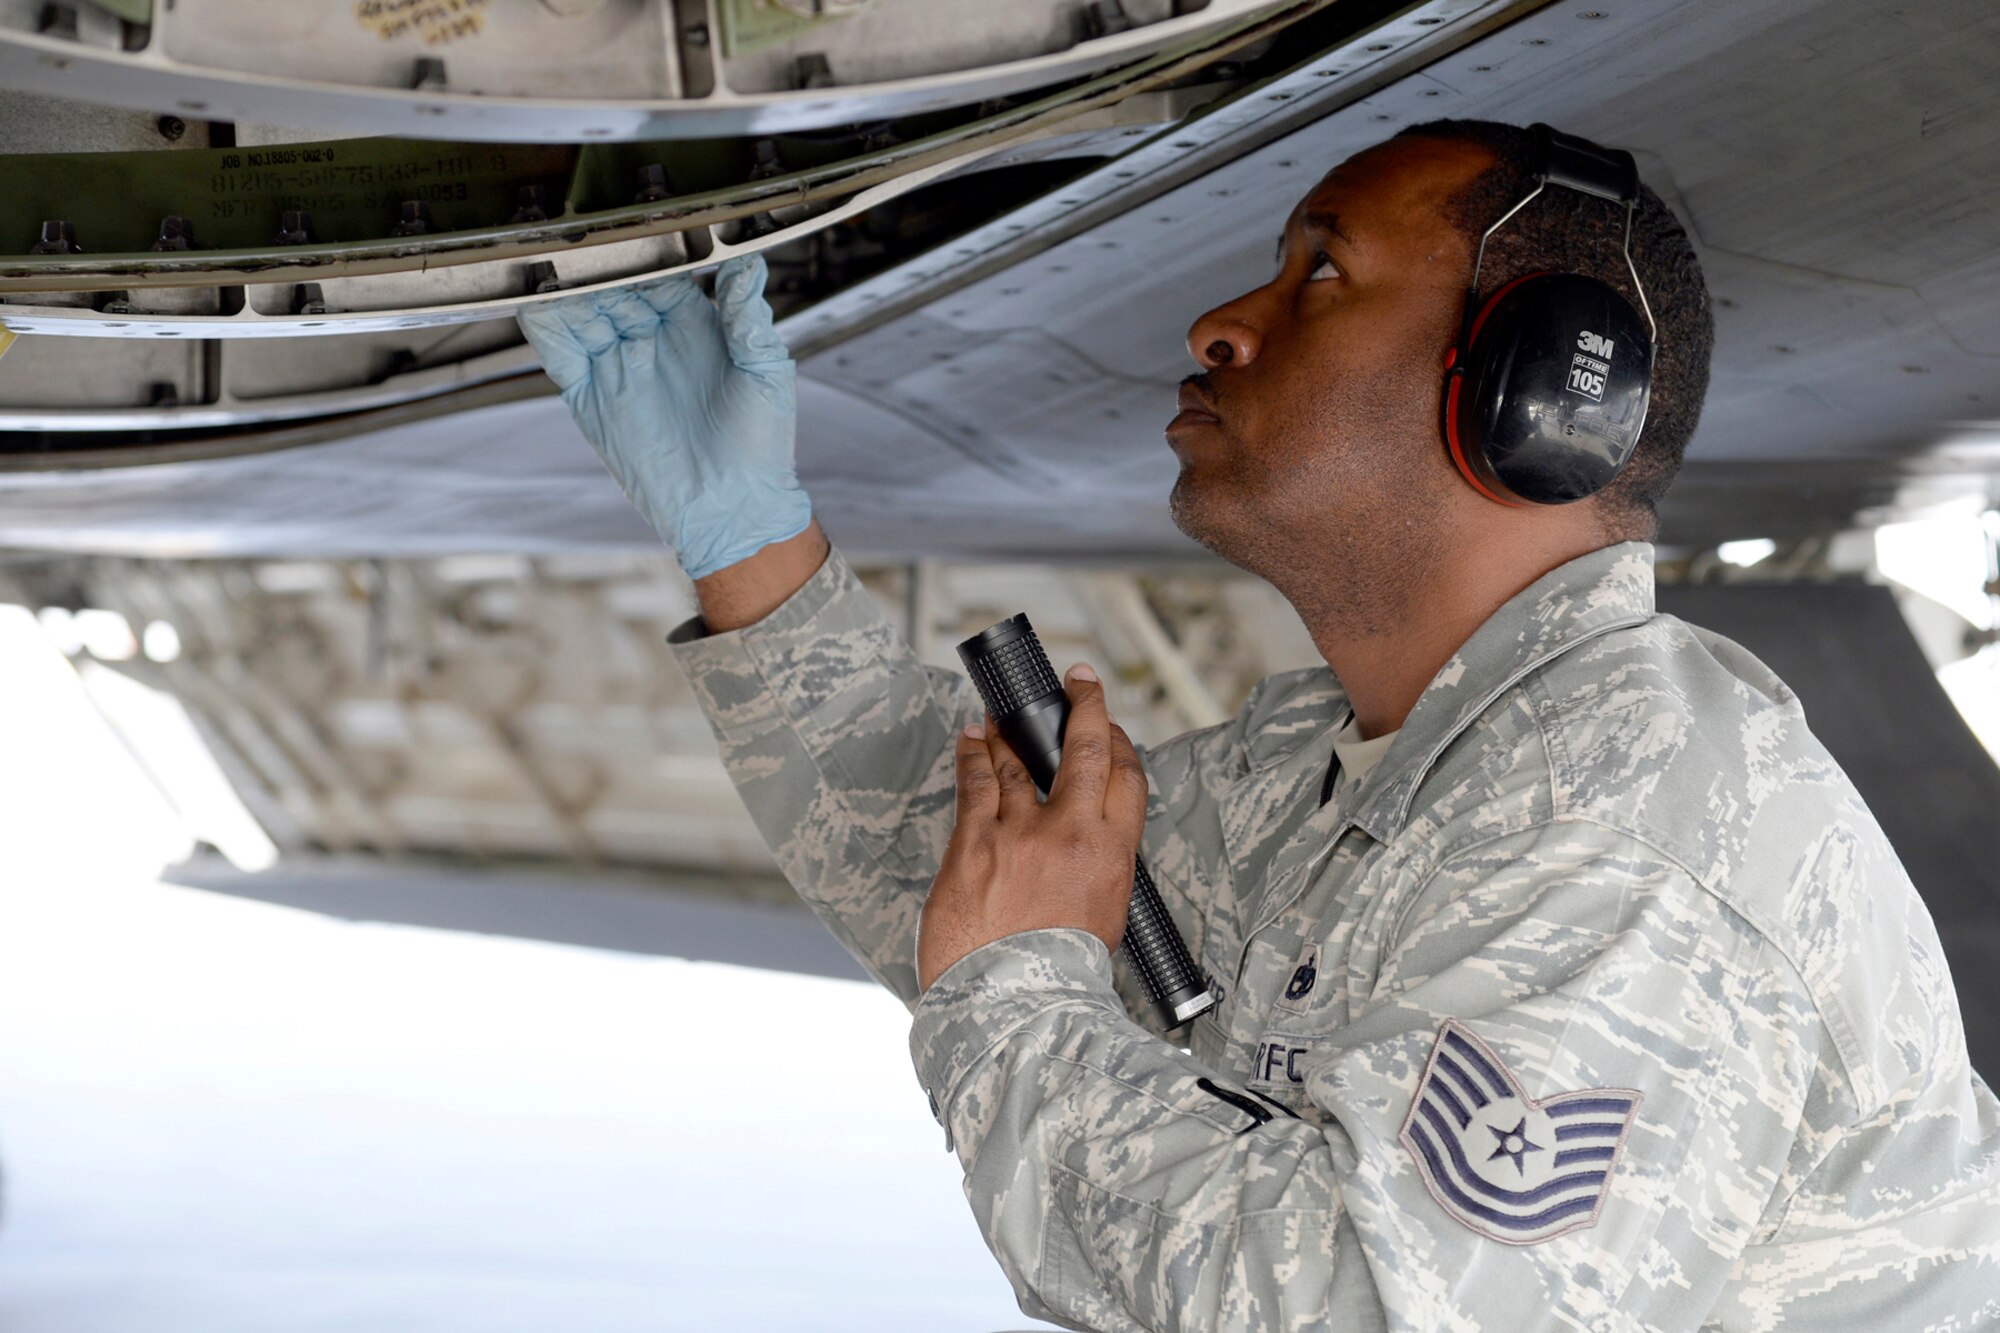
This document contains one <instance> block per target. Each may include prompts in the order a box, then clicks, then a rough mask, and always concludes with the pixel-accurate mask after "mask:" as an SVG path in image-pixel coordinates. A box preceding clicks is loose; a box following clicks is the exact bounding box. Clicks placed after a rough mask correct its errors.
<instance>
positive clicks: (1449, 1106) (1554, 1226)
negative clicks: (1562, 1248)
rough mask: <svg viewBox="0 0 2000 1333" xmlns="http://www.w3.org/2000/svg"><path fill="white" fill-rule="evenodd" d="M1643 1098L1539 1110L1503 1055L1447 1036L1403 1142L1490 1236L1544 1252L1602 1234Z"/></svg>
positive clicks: (1454, 1030)
mask: <svg viewBox="0 0 2000 1333" xmlns="http://www.w3.org/2000/svg"><path fill="white" fill-rule="evenodd" d="M1640 1100H1641V1094H1640V1093H1638V1092H1636V1091H1634V1090H1633V1089H1631V1088H1585V1089H1581V1090H1579V1091H1576V1092H1565V1093H1562V1094H1560V1095H1558V1096H1554V1097H1550V1098H1547V1099H1545V1100H1543V1101H1536V1100H1535V1099H1533V1098H1532V1097H1530V1096H1528V1094H1527V1093H1526V1092H1525V1091H1523V1090H1522V1087H1521V1084H1520V1081H1519V1080H1517V1079H1516V1078H1515V1077H1514V1075H1513V1073H1512V1071H1510V1070H1509V1069H1508V1068H1507V1066H1506V1064H1505V1063H1504V1062H1503V1061H1502V1060H1501V1059H1500V1057H1499V1056H1498V1055H1496V1054H1494V1052H1493V1048H1492V1047H1490V1046H1488V1045H1487V1044H1486V1043H1485V1042H1483V1041H1481V1040H1480V1039H1479V1038H1478V1037H1476V1036H1474V1035H1473V1034H1472V1032H1471V1031H1470V1030H1468V1029H1467V1028H1465V1027H1462V1026H1460V1025H1459V1024H1458V1023H1455V1022H1446V1023H1445V1025H1444V1026H1443V1027H1441V1028H1440V1029H1438V1036H1437V1042H1436V1044H1435V1045H1433V1046H1432V1047H1431V1058H1430V1061H1429V1062H1428V1063H1427V1064H1426V1065H1425V1066H1424V1076H1423V1078H1422V1079H1421V1080H1420V1081H1419V1082H1418V1084H1417V1094H1416V1097H1415V1098H1414V1099H1413V1100H1412V1101H1411V1103H1410V1113H1409V1115H1407V1116H1406V1117H1404V1120H1403V1130H1402V1135H1401V1138H1402V1140H1403V1146H1404V1147H1405V1148H1407V1149H1409V1152H1410V1156H1411V1157H1413V1158H1414V1159H1416V1163H1417V1170H1419V1171H1420V1172H1422V1173H1423V1177H1424V1184H1425V1185H1426V1186H1428V1187H1429V1189H1430V1192H1431V1196H1432V1197H1433V1198H1435V1199H1436V1200H1437V1201H1438V1203H1439V1204H1440V1205H1441V1206H1442V1207H1443V1208H1444V1210H1445V1211H1446V1212H1448V1213H1450V1214H1451V1215H1452V1216H1453V1217H1455V1218H1457V1219H1458V1220H1459V1221H1460V1222H1463V1223H1464V1224H1465V1225H1466V1226H1468V1227H1471V1228H1472V1229H1473V1230H1474V1231H1477V1232H1478V1233H1479V1234H1480V1235H1482V1236H1488V1237H1491V1238H1492V1239H1494V1240H1497V1241H1501V1242H1503V1243H1505V1244H1508V1245H1534V1244H1537V1243H1538V1242H1541V1241H1545V1240H1548V1239H1550V1238H1552V1237H1555V1236H1560V1235H1562V1234H1564V1233H1565V1232H1569V1231H1577V1230H1580V1229H1582V1228H1584V1227H1588V1226H1594V1225H1596V1222H1597V1217H1598V1214H1599V1213H1600V1212H1602V1211H1603V1208H1604V1201H1605V1199H1606V1198H1607V1197H1608V1196H1609V1194H1610V1191H1611V1179H1612V1176H1613V1174H1614V1173H1615V1172H1616V1171H1617V1169H1618V1159H1619V1158H1620V1157H1621V1156H1622V1155H1623V1154H1624V1151H1625V1138H1626V1135H1627V1134H1628V1133H1629V1132H1630V1131H1631V1128H1632V1121H1633V1117H1634V1116H1636V1115H1637V1114H1638V1110H1639V1102H1640Z"/></svg>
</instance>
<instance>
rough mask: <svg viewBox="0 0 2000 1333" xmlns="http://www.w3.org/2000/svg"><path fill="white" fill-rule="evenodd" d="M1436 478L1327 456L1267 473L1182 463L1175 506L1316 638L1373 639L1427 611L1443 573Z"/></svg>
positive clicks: (1196, 536) (1179, 522)
mask: <svg viewBox="0 0 2000 1333" xmlns="http://www.w3.org/2000/svg"><path fill="white" fill-rule="evenodd" d="M1293 456H1294V457H1298V456H1301V455H1298V454H1294V455H1293ZM1373 456H1374V457H1378V458H1380V457H1384V456H1390V455H1387V453H1386V451H1377V452H1375V453H1374V454H1373ZM1431 480H1432V479H1431V478H1430V477H1429V476H1427V475H1426V473H1425V470H1423V469H1417V468H1403V467H1395V468H1368V467H1365V466H1364V467H1361V468H1357V467H1356V466H1355V465H1354V463H1353V462H1352V461H1351V460H1348V459H1344V458H1338V457H1328V456H1326V455H1324V454H1322V455H1320V456H1318V457H1317V458H1316V459H1314V461H1312V462H1308V463H1305V464H1302V465H1300V466H1298V467H1294V468H1292V469H1289V470H1288V471H1287V472H1286V473H1285V474H1283V475H1281V476H1274V477H1267V478H1262V479H1258V478H1253V477H1250V476H1247V475H1245V474H1244V473H1243V472H1241V471H1240V470H1238V469H1228V470H1222V471H1215V472H1211V473H1209V474H1208V475H1206V476H1199V475H1193V474H1191V473H1190V470H1189V469H1188V468H1187V467H1186V466H1183V467H1182V469H1181V473H1180V476H1179V477H1177V478H1176V479H1175V481H1174V488H1173V493H1172V495H1171V496H1170V497H1169V500H1168V507H1169V509H1170V511H1171V513H1172V515H1173V520H1174V526H1175V527H1177V528H1179V529H1180V530H1181V532H1182V533H1184V534H1186V535H1187V536H1188V537H1190V538H1192V539H1193V540H1195V541H1197V542H1200V543H1201V544H1202V545H1203V546H1205V547H1207V548H1208V549H1209V550H1211V551H1213V552H1215V553H1216V554H1217V555H1219V556H1221V557H1222V558H1223V559H1224V560H1227V561H1228V562H1229V563H1230V564H1232V565H1235V566H1236V567H1237V568H1238V569H1241V570H1243V571H1245V572H1246V573H1250V574H1254V575H1256V576H1257V577H1259V578H1261V579H1263V580H1264V581H1265V582H1267V583H1269V584H1271V586H1273V587H1274V588H1276V589H1277V590H1278V591H1279V592H1280V593H1282V594H1283V595H1284V597H1285V599H1286V600H1287V601H1288V602H1290V603H1291V604H1292V607H1293V609H1294V610H1296V611H1297V612H1298V614H1299V617H1300V619H1301V620H1303V621H1304V622H1305V625H1306V627H1307V629H1308V630H1310V631H1311V632H1312V633H1313V636H1314V638H1315V639H1318V640H1321V641H1322V642H1325V641H1327V637H1328V636H1330V637H1332V638H1345V639H1352V638H1372V637H1376V636H1379V635H1382V634H1387V633H1391V632H1394V631H1396V630H1398V629H1401V628H1403V627H1405V626H1406V625H1407V623H1408V619H1409V617H1411V616H1413V615H1421V614H1422V607H1423V604H1424V600H1425V596H1426V590H1427V589H1428V588H1431V587H1433V586H1435V580H1436V579H1438V578H1439V577H1441V574H1442V567H1443V565H1444V554H1443V543H1442V541H1441V532H1440V528H1441V523H1440V510H1439V507H1438V504H1437V502H1436V500H1437V497H1434V496H1432V495H1431V494H1430V492H1431V491H1432V490H1433V489H1434V488H1433V486H1432V485H1431V484H1430V483H1431Z"/></svg>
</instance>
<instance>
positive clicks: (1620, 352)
mask: <svg viewBox="0 0 2000 1333" xmlns="http://www.w3.org/2000/svg"><path fill="white" fill-rule="evenodd" d="M1529 131H1530V133H1532V134H1533V135H1534V163H1535V167H1534V176H1535V188H1534V189H1533V190H1531V191H1530V192H1529V193H1528V195H1527V196H1526V197H1525V198H1523V199H1522V200H1521V201H1520V202H1519V203H1517V204H1515V205H1514V206H1513V207H1512V208H1510V209H1508V210H1507V211H1506V213H1504V214H1503V215H1501V217H1500V220H1499V221H1498V222H1495V223H1494V224H1493V225H1492V226H1490V227H1488V228H1487V229H1486V231H1485V234H1484V235H1482V236H1481V237H1480V238H1479V254H1478V257H1477V258H1476V259H1475V260H1474V261H1473V266H1472V287H1471V289H1470V290H1469V291H1468V292H1467V293H1466V300H1465V322H1464V324H1463V326H1462V327H1461V329H1460V332H1459V339H1458V346H1457V347H1455V348H1453V349H1452V352H1451V354H1450V357H1449V359H1448V360H1447V361H1446V362H1445V365H1446V367H1447V373H1446V376H1445V393H1444V438H1445V444H1446V445H1447V446H1448V447H1449V448H1450V450H1451V458H1452V462H1454V463H1455V464H1457V465H1458V470H1459V471H1460V472H1461V473H1462V474H1464V476H1465V479H1466V480H1467V481H1469V482H1471V483H1472V485H1473V488H1474V489H1476V490H1477V491H1478V492H1479V493H1480V494H1481V495H1484V496H1485V497H1486V498H1487V499H1489V500H1492V501H1494V502H1496V503H1498V504H1504V505H1509V506H1514V507H1521V506H1524V505H1530V504H1537V505H1556V504H1569V503H1570V502H1572V501H1575V500H1581V499H1584V498H1585V497H1587V496H1591V495H1595V494H1597V492H1599V491H1601V490H1603V489H1604V488H1605V487H1606V486H1608V485H1610V484H1611V482H1612V479H1613V478H1615V477H1616V476H1617V475H1618V473H1619V471H1620V470H1621V469H1622V468H1624V466H1625V463H1626V460H1627V459H1629V458H1631V456H1632V450H1633V449H1634V448H1635V447H1637V445H1638V443H1639V432H1640V430H1641V429H1642V428H1643V427H1644V426H1645V423H1646V403H1647V400H1648V399H1649V398H1650V397H1651V394H1652V385H1653V354H1654V350H1655V348H1656V345H1657V343H1658V338H1659V329H1658V327H1657V326H1656V325H1655V324H1654V323H1653V311H1652V307H1651V305H1649V304H1648V303H1647V301H1646V289H1645V287H1644V286H1643V285H1642V284H1641V283H1640V282H1639V270H1638V269H1637V268H1635V267H1633V264H1632V212H1633V209H1634V208H1635V207H1636V206H1637V204H1638V199H1639V168H1638V166H1637V164H1636V163H1634V162H1633V160H1632V155H1631V154H1630V153H1627V152H1622V151H1619V150H1616V149H1610V148H1602V147H1599V146H1598V145H1597V144H1594V143H1591V142H1590V141H1589V140H1588V139H1579V138H1577V137H1576V136H1574V135H1569V134H1563V133H1560V132H1558V131H1556V130H1554V129H1551V128H1550V127H1549V126H1547V125H1540V124H1537V125H1533V126H1530V127H1529ZM1551 185H1556V186H1560V187H1561V188H1563V189H1569V190H1577V191H1580V192H1582V193H1584V194H1589V195H1595V196H1596V197H1598V198H1600V199H1607V200H1610V201H1612V202H1613V203H1618V204H1623V205H1624V207H1625V242H1624V252H1625V267H1626V269H1627V271H1629V272H1630V273H1631V274H1632V286H1633V289H1634V290H1635V291H1637V292H1638V294H1639V303H1640V308H1641V309H1642V310H1643V311H1644V312H1645V313H1644V318H1643V319H1642V318H1641V315H1640V311H1639V310H1634V309H1633V308H1632V303H1631V302H1630V301H1627V300H1626V299H1625V298H1624V297H1623V296H1620V295H1619V294H1618V293H1617V291H1615V290H1614V289H1613V288H1612V287H1611V286H1610V285H1609V284H1607V283H1603V282H1600V281H1598V280H1597V279H1596V278H1586V277H1584V276H1582V275H1581V274H1576V273H1531V274H1527V275H1525V276H1523V277H1519V278H1516V279H1514V280H1513V281H1512V282H1509V283H1506V284H1505V285H1503V286H1502V287H1501V288H1500V289H1499V290H1498V291H1496V292H1494V293H1493V294H1492V295H1491V296H1490V297H1487V298H1485V299H1484V300H1482V299H1481V298H1480V295H1479V270H1480V267H1481V265H1483V264H1484V263H1485V260H1486V242H1487V241H1488V240H1489V239H1491V237H1492V236H1493V233H1494V232H1496V231H1498V230H1500V228H1502V227H1504V226H1505V225H1507V223H1508V222H1509V221H1510V220H1511V219H1512V218H1513V216H1514V215H1515V214H1516V213H1518V212H1520V211H1521V210H1522V209H1523V208H1526V207H1527V206H1528V204H1529V203H1531V202H1532V201H1533V200H1534V199H1535V197H1536V196H1537V195H1539V194H1541V192H1542V191H1543V190H1545V189H1547V188H1548V187H1549V186H1551Z"/></svg>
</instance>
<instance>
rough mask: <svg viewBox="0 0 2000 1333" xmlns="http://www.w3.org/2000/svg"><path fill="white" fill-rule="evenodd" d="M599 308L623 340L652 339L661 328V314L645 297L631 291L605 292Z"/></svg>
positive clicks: (600, 299) (599, 302)
mask: <svg viewBox="0 0 2000 1333" xmlns="http://www.w3.org/2000/svg"><path fill="white" fill-rule="evenodd" d="M597 308H598V310H599V311H600V312H601V313H602V314H603V316H604V317H605V318H606V319H607V320H610V321H611V327H612V328H614V329H616V330H618V336H619V337H621V338H650V337H651V336H652V334H653V330H654V329H657V328H659V327H660V312H659V311H658V310H656V309H654V308H653V306H652V304H651V303H650V302H648V301H647V300H646V298H645V297H643V296H641V295H639V293H637V292H635V291H631V290H629V289H628V290H620V291H615V292H605V293H604V294H603V295H602V296H601V297H600V298H599V301H598V306H597Z"/></svg>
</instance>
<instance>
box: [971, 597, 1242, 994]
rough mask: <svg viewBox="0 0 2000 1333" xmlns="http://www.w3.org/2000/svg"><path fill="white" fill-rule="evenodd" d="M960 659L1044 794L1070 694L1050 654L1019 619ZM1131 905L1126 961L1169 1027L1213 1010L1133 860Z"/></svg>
mask: <svg viewBox="0 0 2000 1333" xmlns="http://www.w3.org/2000/svg"><path fill="white" fill-rule="evenodd" d="M958 657H959V660H960V661H961V662H964V663H965V669H966V671H967V672H969V673H970V674H971V676H972V683H973V684H974V685H976V686H978V688H979V697H980V698H981V699H983V700H985V702H986V711H987V712H988V713H989V714H991V715H992V718H993V723H994V725H995V726H997V727H998V728H999V729H1000V735H1001V738H1002V739H1004V740H1005V741H1006V742H1007V744H1008V745H1009V746H1010V747H1011V748H1012V749H1013V751H1014V753H1015V754H1016V755H1018V756H1020V759H1021V763H1022V765H1023V766H1024V767H1025V768H1026V769H1027V770H1028V776H1029V777H1031V778H1033V779H1034V780H1035V785H1036V786H1037V787H1039V788H1041V790H1042V794H1043V795H1045V796H1046V795H1047V794H1048V791H1049V788H1050V787H1052V786H1054V785H1055V780H1056V767H1057V765H1059V764H1060V763H1061V762H1062V741H1063V727H1064V725H1065V724H1066V723H1067V722H1068V721H1069V696H1068V695H1067V694H1065V693H1064V692H1063V687H1062V682H1061V681H1060V680H1058V679H1056V673H1055V671H1054V670H1053V669H1052V668H1051V667H1050V666H1049V658H1048V654H1047V653H1045V652H1043V651H1042V643H1041V640H1040V639H1037V638H1036V637H1035V631H1034V629H1033V628H1032V627H1031V626H1030V625H1029V624H1028V617H1027V616H1025V615H1018V616H1014V617H1012V618H1011V619H1008V620H1003V621H1001V622H1000V623H999V624H997V625H995V626H993V627H992V628H991V629H989V630H986V631H984V632H982V633H979V634H975V635H973V636H972V637H971V638H969V639H967V640H966V641H965V642H964V643H961V644H960V645H958ZM1134 869H1135V874H1134V876H1133V880H1132V907H1131V911H1130V913H1129V915H1128V916H1127V918H1126V923H1125V943H1124V949H1125V956H1126V957H1127V958H1128V959H1130V960H1131V962H1132V967H1133V970H1135V971H1136V972H1138V974H1139V979H1140V981H1142V982H1143V983H1144V984H1145V987H1146V994H1147V996H1149V997H1150V998H1151V999H1152V1001H1153V1003H1154V1004H1155V1005H1157V1006H1158V1007H1159V1010H1160V1016H1161V1020H1162V1022H1163V1023H1164V1024H1165V1025H1166V1027H1167V1028H1169V1029H1173V1028H1177V1027H1179V1026H1181V1025H1182V1024H1183V1023H1187V1022H1190V1021H1192V1020H1193V1019H1195V1018H1197V1017H1199V1016H1200V1015H1202V1014H1204V1013H1207V1012H1208V1011H1209V1010H1210V1009H1213V1008H1214V1007H1215V996H1214V995H1213V994H1212V993H1211V992H1210V991H1209V989H1208V987H1207V985H1206V984H1204V982H1203V981H1202V977H1201V973H1199V972H1198V971H1196V970H1195V965H1194V959H1192V958H1190V957H1189V956H1188V950H1187V945H1186V944H1185V943H1184V942H1183V941H1182V940H1181V933H1180V931H1178V930H1176V929H1175V928H1174V921H1173V918H1172V917H1170V916H1168V915H1167V909H1166V905H1165V904H1164V903H1162V902H1161V901H1160V891H1159V890H1158V889H1157V888H1155V887H1153V877H1152V876H1151V875H1149V874H1147V873H1146V863H1145V861H1143V860H1140V861H1138V862H1136V864H1135V867H1134Z"/></svg>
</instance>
